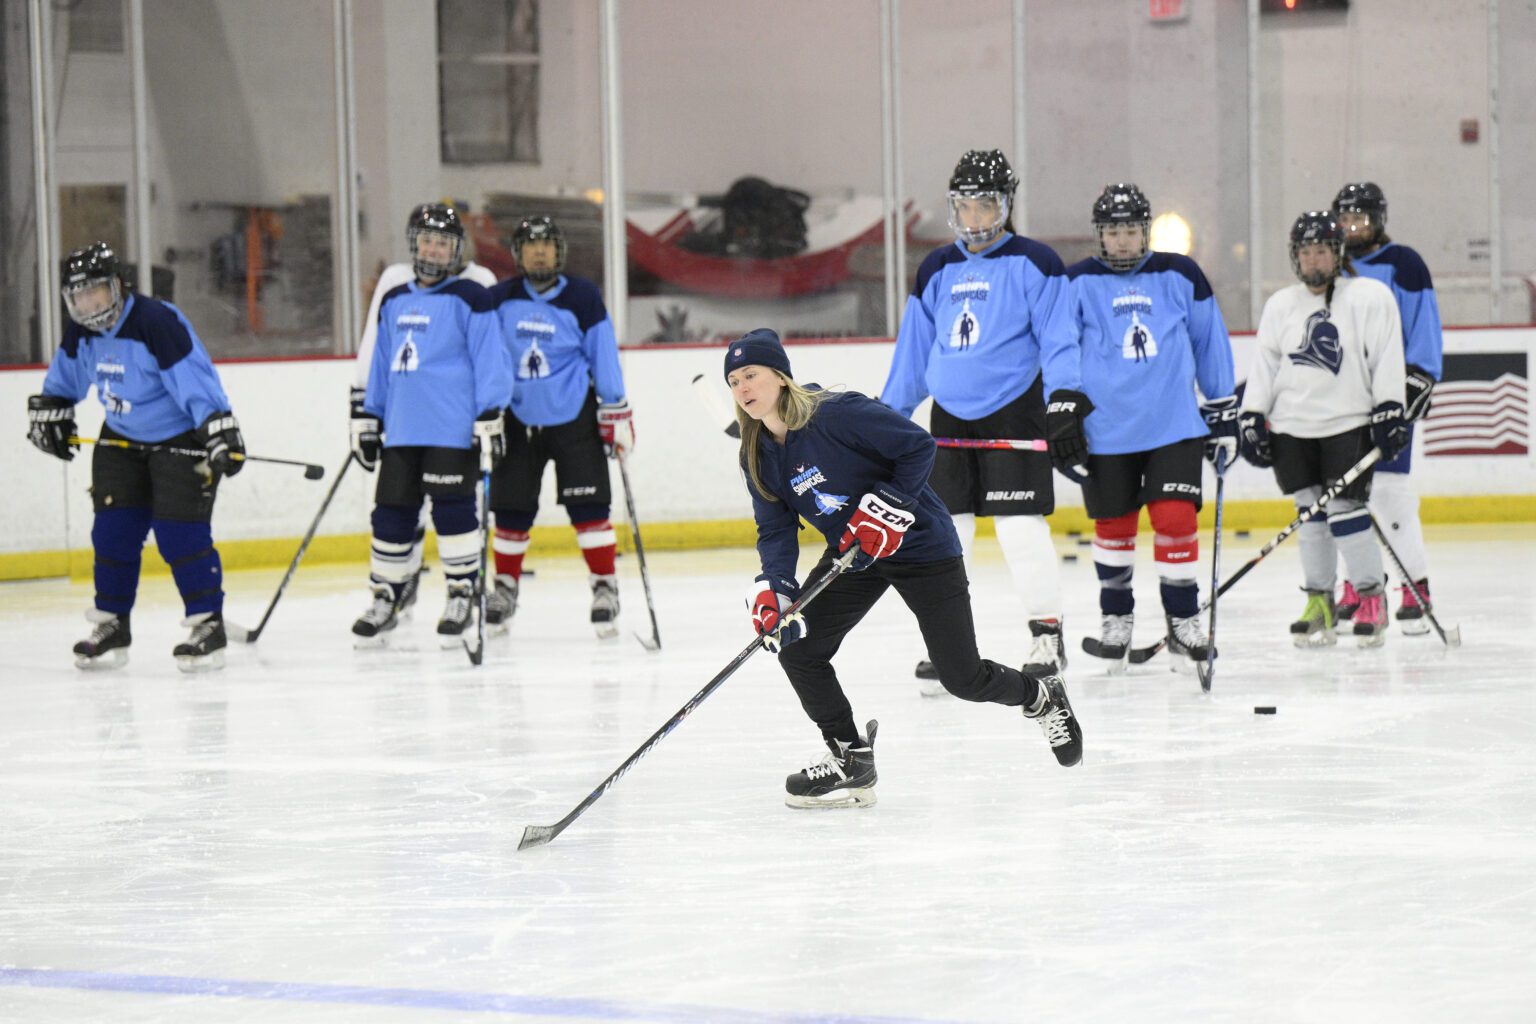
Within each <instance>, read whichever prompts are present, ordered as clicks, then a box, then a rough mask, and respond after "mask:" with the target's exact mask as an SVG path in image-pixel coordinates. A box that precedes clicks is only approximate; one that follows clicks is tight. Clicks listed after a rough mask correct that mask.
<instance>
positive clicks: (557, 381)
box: [491, 276, 624, 427]
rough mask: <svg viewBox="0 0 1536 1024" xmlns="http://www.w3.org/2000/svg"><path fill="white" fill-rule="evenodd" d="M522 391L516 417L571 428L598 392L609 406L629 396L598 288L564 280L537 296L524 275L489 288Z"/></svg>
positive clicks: (517, 392)
mask: <svg viewBox="0 0 1536 1024" xmlns="http://www.w3.org/2000/svg"><path fill="white" fill-rule="evenodd" d="M491 301H492V303H493V305H494V307H495V309H496V316H497V318H498V319H499V321H500V324H501V335H502V338H503V339H504V340H505V341H506V345H507V350H508V352H510V353H511V358H512V371H513V376H514V377H515V378H516V381H517V383H516V387H515V388H514V390H513V393H512V413H513V415H515V416H516V417H517V418H518V420H519V421H521V422H523V423H525V424H527V425H528V426H531V427H552V426H555V425H557V424H560V423H569V422H571V420H574V419H575V418H576V416H577V414H579V413H580V412H581V407H582V405H583V403H585V402H586V400H587V392H588V391H590V390H592V389H593V388H594V387H595V388H596V389H597V397H598V398H599V399H600V400H601V401H603V402H617V401H619V400H620V399H622V398H623V397H624V374H623V372H622V371H621V370H620V369H619V346H618V342H617V341H615V339H614V336H613V322H612V321H611V320H609V319H608V310H607V309H606V308H605V307H604V306H603V299H602V296H601V295H600V294H598V290H597V286H596V285H594V284H593V283H592V282H590V281H588V280H586V279H585V278H580V277H564V276H562V277H561V278H560V279H559V281H558V282H556V283H555V285H554V286H553V287H551V288H550V289H549V290H548V291H545V292H538V291H535V290H534V288H533V287H532V286H531V285H530V284H529V283H528V279H527V278H525V277H513V278H508V279H507V280H505V281H502V282H501V283H500V284H497V285H496V286H495V287H494V288H492V289H491Z"/></svg>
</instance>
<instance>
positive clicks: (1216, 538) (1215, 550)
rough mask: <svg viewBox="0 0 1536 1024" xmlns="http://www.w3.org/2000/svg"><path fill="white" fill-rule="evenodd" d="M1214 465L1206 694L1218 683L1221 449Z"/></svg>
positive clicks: (1223, 493)
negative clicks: (1213, 520)
mask: <svg viewBox="0 0 1536 1024" xmlns="http://www.w3.org/2000/svg"><path fill="white" fill-rule="evenodd" d="M1213 465H1214V467H1215V469H1216V523H1215V533H1214V535H1213V536H1212V537H1211V622H1210V625H1209V626H1208V627H1207V628H1206V641H1205V642H1206V655H1205V672H1204V673H1202V674H1201V676H1200V689H1202V690H1204V691H1205V692H1206V693H1210V692H1211V684H1212V683H1214V682H1215V681H1216V606H1217V598H1219V597H1220V596H1221V587H1219V586H1218V585H1217V584H1218V583H1219V582H1220V580H1221V512H1222V506H1223V498H1225V497H1226V489H1227V461H1226V458H1225V457H1224V453H1223V452H1222V450H1221V449H1219V448H1218V449H1217V450H1216V461H1215V462H1214V463H1213Z"/></svg>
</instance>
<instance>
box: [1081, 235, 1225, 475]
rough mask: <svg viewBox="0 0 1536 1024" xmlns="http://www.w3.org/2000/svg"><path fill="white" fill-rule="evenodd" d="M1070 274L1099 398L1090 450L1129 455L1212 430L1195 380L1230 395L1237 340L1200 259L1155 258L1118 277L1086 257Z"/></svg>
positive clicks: (1088, 385)
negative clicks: (1203, 415) (1229, 333)
mask: <svg viewBox="0 0 1536 1024" xmlns="http://www.w3.org/2000/svg"><path fill="white" fill-rule="evenodd" d="M1067 276H1068V277H1069V278H1070V279H1071V281H1072V310H1073V314H1074V316H1075V317H1076V320H1077V324H1078V327H1079V328H1080V330H1081V335H1082V340H1081V343H1080V346H1081V353H1082V363H1081V372H1082V379H1083V388H1082V390H1083V393H1084V394H1086V395H1087V396H1088V397H1089V398H1090V399H1091V400H1092V401H1093V413H1092V414H1091V415H1090V416H1089V417H1088V418H1087V419H1086V420H1085V421H1084V427H1085V429H1086V430H1087V432H1088V447H1089V450H1090V451H1092V452H1093V453H1094V454H1095V455H1124V454H1126V453H1128V452H1144V451H1151V450H1152V449H1154V448H1161V447H1163V446H1164V445H1169V444H1173V443H1174V442H1176V441H1183V440H1187V439H1188V438H1191V437H1205V436H1206V435H1207V434H1209V433H1210V431H1209V430H1208V429H1207V428H1206V425H1205V421H1204V420H1203V419H1202V418H1201V416H1200V400H1199V398H1198V397H1197V396H1196V394H1195V384H1196V382H1197V381H1198V382H1199V385H1200V393H1201V394H1202V395H1204V396H1205V398H1206V399H1207V400H1209V399H1213V398H1225V397H1227V396H1228V395H1230V394H1232V390H1233V375H1232V341H1231V339H1230V338H1228V337H1227V325H1226V324H1225V323H1224V322H1223V321H1222V319H1221V310H1220V309H1218V308H1217V306H1216V298H1215V296H1214V295H1212V294H1211V286H1210V283H1209V282H1208V281H1206V279H1205V275H1204V274H1203V273H1201V271H1200V267H1199V266H1198V265H1197V264H1196V263H1195V261H1194V260H1192V259H1190V258H1189V257H1188V256H1179V255H1176V254H1173V253H1162V252H1154V253H1148V254H1147V256H1146V257H1145V258H1144V259H1143V260H1142V261H1141V263H1140V264H1138V265H1137V267H1136V269H1134V270H1131V271H1128V272H1126V273H1117V272H1116V271H1114V270H1111V269H1110V268H1109V267H1108V266H1106V265H1105V264H1104V263H1103V262H1102V261H1100V260H1097V259H1088V260H1083V261H1082V262H1080V263H1074V264H1073V265H1072V266H1071V267H1070V268H1068V270H1067Z"/></svg>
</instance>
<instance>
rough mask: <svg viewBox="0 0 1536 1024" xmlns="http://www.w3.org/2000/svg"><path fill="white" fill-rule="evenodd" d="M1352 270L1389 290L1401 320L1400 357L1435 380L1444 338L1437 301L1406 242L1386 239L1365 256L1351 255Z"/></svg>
mask: <svg viewBox="0 0 1536 1024" xmlns="http://www.w3.org/2000/svg"><path fill="white" fill-rule="evenodd" d="M1351 260H1352V262H1353V263H1354V265H1355V273H1357V274H1359V275H1360V276H1362V277H1374V278H1375V279H1376V280H1378V281H1380V282H1381V283H1382V284H1384V285H1386V286H1387V287H1388V288H1390V289H1392V297H1393V298H1394V299H1396V300H1397V311H1398V314H1399V315H1400V316H1401V317H1402V321H1403V358H1404V361H1405V362H1407V363H1408V364H1409V365H1410V366H1417V367H1418V368H1419V369H1421V370H1423V371H1424V372H1425V373H1428V374H1429V375H1430V376H1431V377H1433V378H1434V379H1435V380H1439V379H1440V372H1441V370H1442V369H1443V367H1444V364H1445V360H1444V358H1443V349H1444V347H1445V337H1444V335H1443V334H1442V333H1441V330H1440V301H1439V300H1438V299H1436V298H1435V285H1434V282H1432V281H1431V280H1430V279H1429V268H1428V267H1426V266H1425V265H1424V260H1423V259H1421V258H1420V257H1419V254H1418V253H1416V252H1414V251H1413V250H1412V249H1410V248H1408V247H1407V246H1406V245H1398V244H1397V243H1396V242H1388V243H1387V244H1386V245H1384V246H1382V247H1381V248H1380V249H1377V250H1376V251H1375V252H1373V253H1370V254H1369V255H1367V256H1354V257H1351Z"/></svg>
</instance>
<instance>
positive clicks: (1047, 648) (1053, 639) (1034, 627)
mask: <svg viewBox="0 0 1536 1024" xmlns="http://www.w3.org/2000/svg"><path fill="white" fill-rule="evenodd" d="M1062 630H1063V626H1062V622H1061V620H1060V619H1030V620H1029V635H1030V636H1031V637H1032V638H1033V640H1032V641H1031V643H1030V648H1029V660H1028V661H1026V662H1025V663H1024V671H1025V672H1028V673H1029V674H1030V675H1032V676H1044V675H1052V674H1056V675H1060V674H1061V673H1063V672H1065V671H1066V670H1067V647H1066V644H1065V642H1064V641H1063V633H1062Z"/></svg>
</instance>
